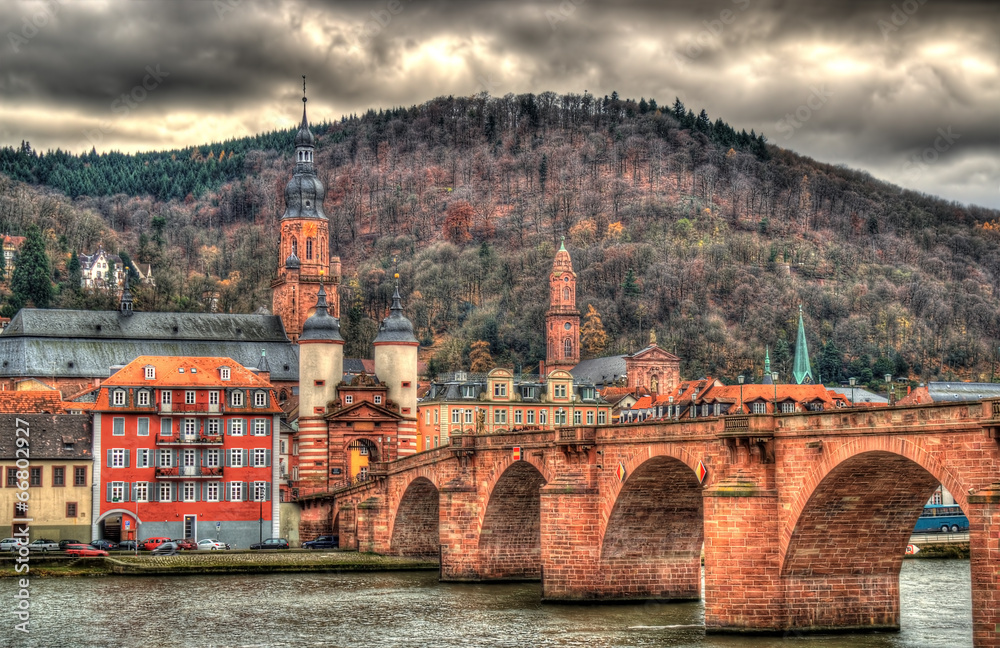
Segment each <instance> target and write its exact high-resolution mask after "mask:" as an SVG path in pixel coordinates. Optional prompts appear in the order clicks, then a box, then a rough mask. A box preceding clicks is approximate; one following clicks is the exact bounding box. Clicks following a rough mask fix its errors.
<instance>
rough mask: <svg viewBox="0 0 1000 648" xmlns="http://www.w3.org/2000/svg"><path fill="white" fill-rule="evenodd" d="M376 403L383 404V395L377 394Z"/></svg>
mask: <svg viewBox="0 0 1000 648" xmlns="http://www.w3.org/2000/svg"><path fill="white" fill-rule="evenodd" d="M375 404H376V405H381V404H382V397H381V396H379V395H376V396H375Z"/></svg>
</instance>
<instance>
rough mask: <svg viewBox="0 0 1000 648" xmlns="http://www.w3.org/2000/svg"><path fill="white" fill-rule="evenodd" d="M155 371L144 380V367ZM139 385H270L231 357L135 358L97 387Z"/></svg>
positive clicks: (266, 386)
mask: <svg viewBox="0 0 1000 648" xmlns="http://www.w3.org/2000/svg"><path fill="white" fill-rule="evenodd" d="M148 366H152V367H154V368H155V369H156V371H155V372H154V378H152V379H147V378H146V376H145V371H146V367H148ZM220 367H229V370H230V372H229V380H225V381H224V380H222V379H221V378H220V376H219V369H220ZM115 385H141V386H147V385H148V386H150V387H199V386H209V385H224V386H225V387H232V388H237V387H265V388H270V387H271V383H270V382H268V381H267V380H265V379H264V378H261V377H260V376H258V375H257V374H255V373H254V372H252V371H250V370H249V369H247V368H246V367H244V366H243V365H241V364H240V363H238V362H234V361H233V360H232V358H222V357H208V358H190V357H176V356H173V357H163V356H139V357H138V358H136V359H135V360H133V361H132V362H130V363H128V365H126V366H125V367H124V368H122V369H119V370H118V371H116V372H115V373H114V375H112V376H111V377H110V378H108V379H107V380H105V381H104V383H103V384H102V385H101V386H102V387H104V386H115Z"/></svg>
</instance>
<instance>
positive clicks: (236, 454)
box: [229, 448, 243, 468]
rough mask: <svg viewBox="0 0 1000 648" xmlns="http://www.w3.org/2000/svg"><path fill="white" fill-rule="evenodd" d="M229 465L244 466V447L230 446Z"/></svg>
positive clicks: (234, 466)
mask: <svg viewBox="0 0 1000 648" xmlns="http://www.w3.org/2000/svg"><path fill="white" fill-rule="evenodd" d="M229 467H230V468H242V467H243V449H242V448H230V449H229Z"/></svg>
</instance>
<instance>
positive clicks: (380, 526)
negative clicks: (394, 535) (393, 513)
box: [355, 496, 390, 554]
mask: <svg viewBox="0 0 1000 648" xmlns="http://www.w3.org/2000/svg"><path fill="white" fill-rule="evenodd" d="M386 513H387V512H386V510H385V502H383V501H382V498H381V497H379V496H373V497H369V498H368V499H366V500H365V501H363V502H361V503H359V504H358V506H357V509H356V513H355V519H356V520H357V524H356V525H355V529H356V531H355V534H356V538H357V543H358V551H361V552H367V553H379V554H388V553H389V552H390V543H389V522H388V519H387V518H388V515H387V514H386Z"/></svg>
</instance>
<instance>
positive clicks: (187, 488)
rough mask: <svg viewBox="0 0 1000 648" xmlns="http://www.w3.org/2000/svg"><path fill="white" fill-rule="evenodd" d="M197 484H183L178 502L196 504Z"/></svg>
mask: <svg viewBox="0 0 1000 648" xmlns="http://www.w3.org/2000/svg"><path fill="white" fill-rule="evenodd" d="M197 489H198V484H197V483H195V482H184V488H183V489H182V491H181V492H182V495H181V498H180V500H181V501H182V502H197V501H198V494H197V493H198V490H197Z"/></svg>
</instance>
